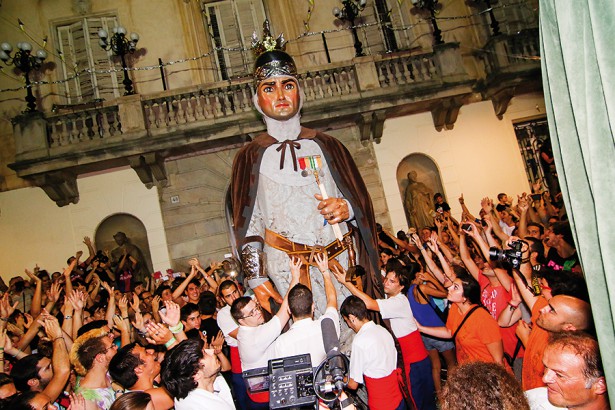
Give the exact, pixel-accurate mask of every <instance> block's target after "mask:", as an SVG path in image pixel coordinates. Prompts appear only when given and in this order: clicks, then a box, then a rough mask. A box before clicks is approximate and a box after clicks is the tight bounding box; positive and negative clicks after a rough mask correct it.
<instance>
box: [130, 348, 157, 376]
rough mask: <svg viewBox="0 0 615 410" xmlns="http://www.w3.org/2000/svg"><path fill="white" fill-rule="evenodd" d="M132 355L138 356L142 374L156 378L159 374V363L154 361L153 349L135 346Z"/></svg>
mask: <svg viewBox="0 0 615 410" xmlns="http://www.w3.org/2000/svg"><path fill="white" fill-rule="evenodd" d="M132 352H133V354H135V355H137V356H139V359H140V360H141V361H142V362H143V364H142V365H141V366H143V372H144V373H146V374H148V375H151V376H154V377H155V376H157V375H158V373H160V362H158V361H157V360H156V353H155V351H154V350H153V349H146V348H144V347H143V346H140V345H136V346H135V347H134V348H133V349H132Z"/></svg>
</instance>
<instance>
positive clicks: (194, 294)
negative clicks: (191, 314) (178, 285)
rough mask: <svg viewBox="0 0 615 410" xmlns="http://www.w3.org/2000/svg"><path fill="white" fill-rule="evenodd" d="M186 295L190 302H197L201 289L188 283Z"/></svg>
mask: <svg viewBox="0 0 615 410" xmlns="http://www.w3.org/2000/svg"><path fill="white" fill-rule="evenodd" d="M186 295H187V296H188V299H189V300H190V301H197V302H198V300H199V298H200V297H201V289H199V286H198V285H195V284H194V283H190V284H188V287H187V288H186ZM193 303H194V302H193Z"/></svg>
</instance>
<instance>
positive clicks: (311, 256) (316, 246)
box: [308, 245, 326, 266]
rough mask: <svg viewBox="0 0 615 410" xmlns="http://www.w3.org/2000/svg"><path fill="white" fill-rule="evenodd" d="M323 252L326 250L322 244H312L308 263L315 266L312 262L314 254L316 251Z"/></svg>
mask: <svg viewBox="0 0 615 410" xmlns="http://www.w3.org/2000/svg"><path fill="white" fill-rule="evenodd" d="M323 252H326V248H325V247H324V246H322V245H314V246H312V251H311V252H310V257H309V259H308V265H314V266H315V264H314V256H315V255H316V254H317V253H323Z"/></svg>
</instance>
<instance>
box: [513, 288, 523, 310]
mask: <svg viewBox="0 0 615 410" xmlns="http://www.w3.org/2000/svg"><path fill="white" fill-rule="evenodd" d="M521 302H523V299H521V294H520V293H519V289H518V288H517V285H516V284H515V282H512V283H511V284H510V303H512V304H513V305H517V306H519V303H521Z"/></svg>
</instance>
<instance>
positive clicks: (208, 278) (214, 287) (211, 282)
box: [188, 258, 218, 294]
mask: <svg viewBox="0 0 615 410" xmlns="http://www.w3.org/2000/svg"><path fill="white" fill-rule="evenodd" d="M188 263H189V264H190V266H194V267H196V270H197V271H199V273H200V274H201V275H203V279H205V282H207V284H208V285H209V290H210V291H211V292H212V293H214V294H215V293H216V290H217V289H218V283H217V282H216V281H215V279H214V278H213V277H212V276H213V275H210V274H208V271H207V270H206V269H203V267H202V266H201V263H200V262H199V260H198V259H197V258H192V259H190V260H189V261H188ZM212 270H213V269H212V268H211V267H210V268H209V272H212Z"/></svg>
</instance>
